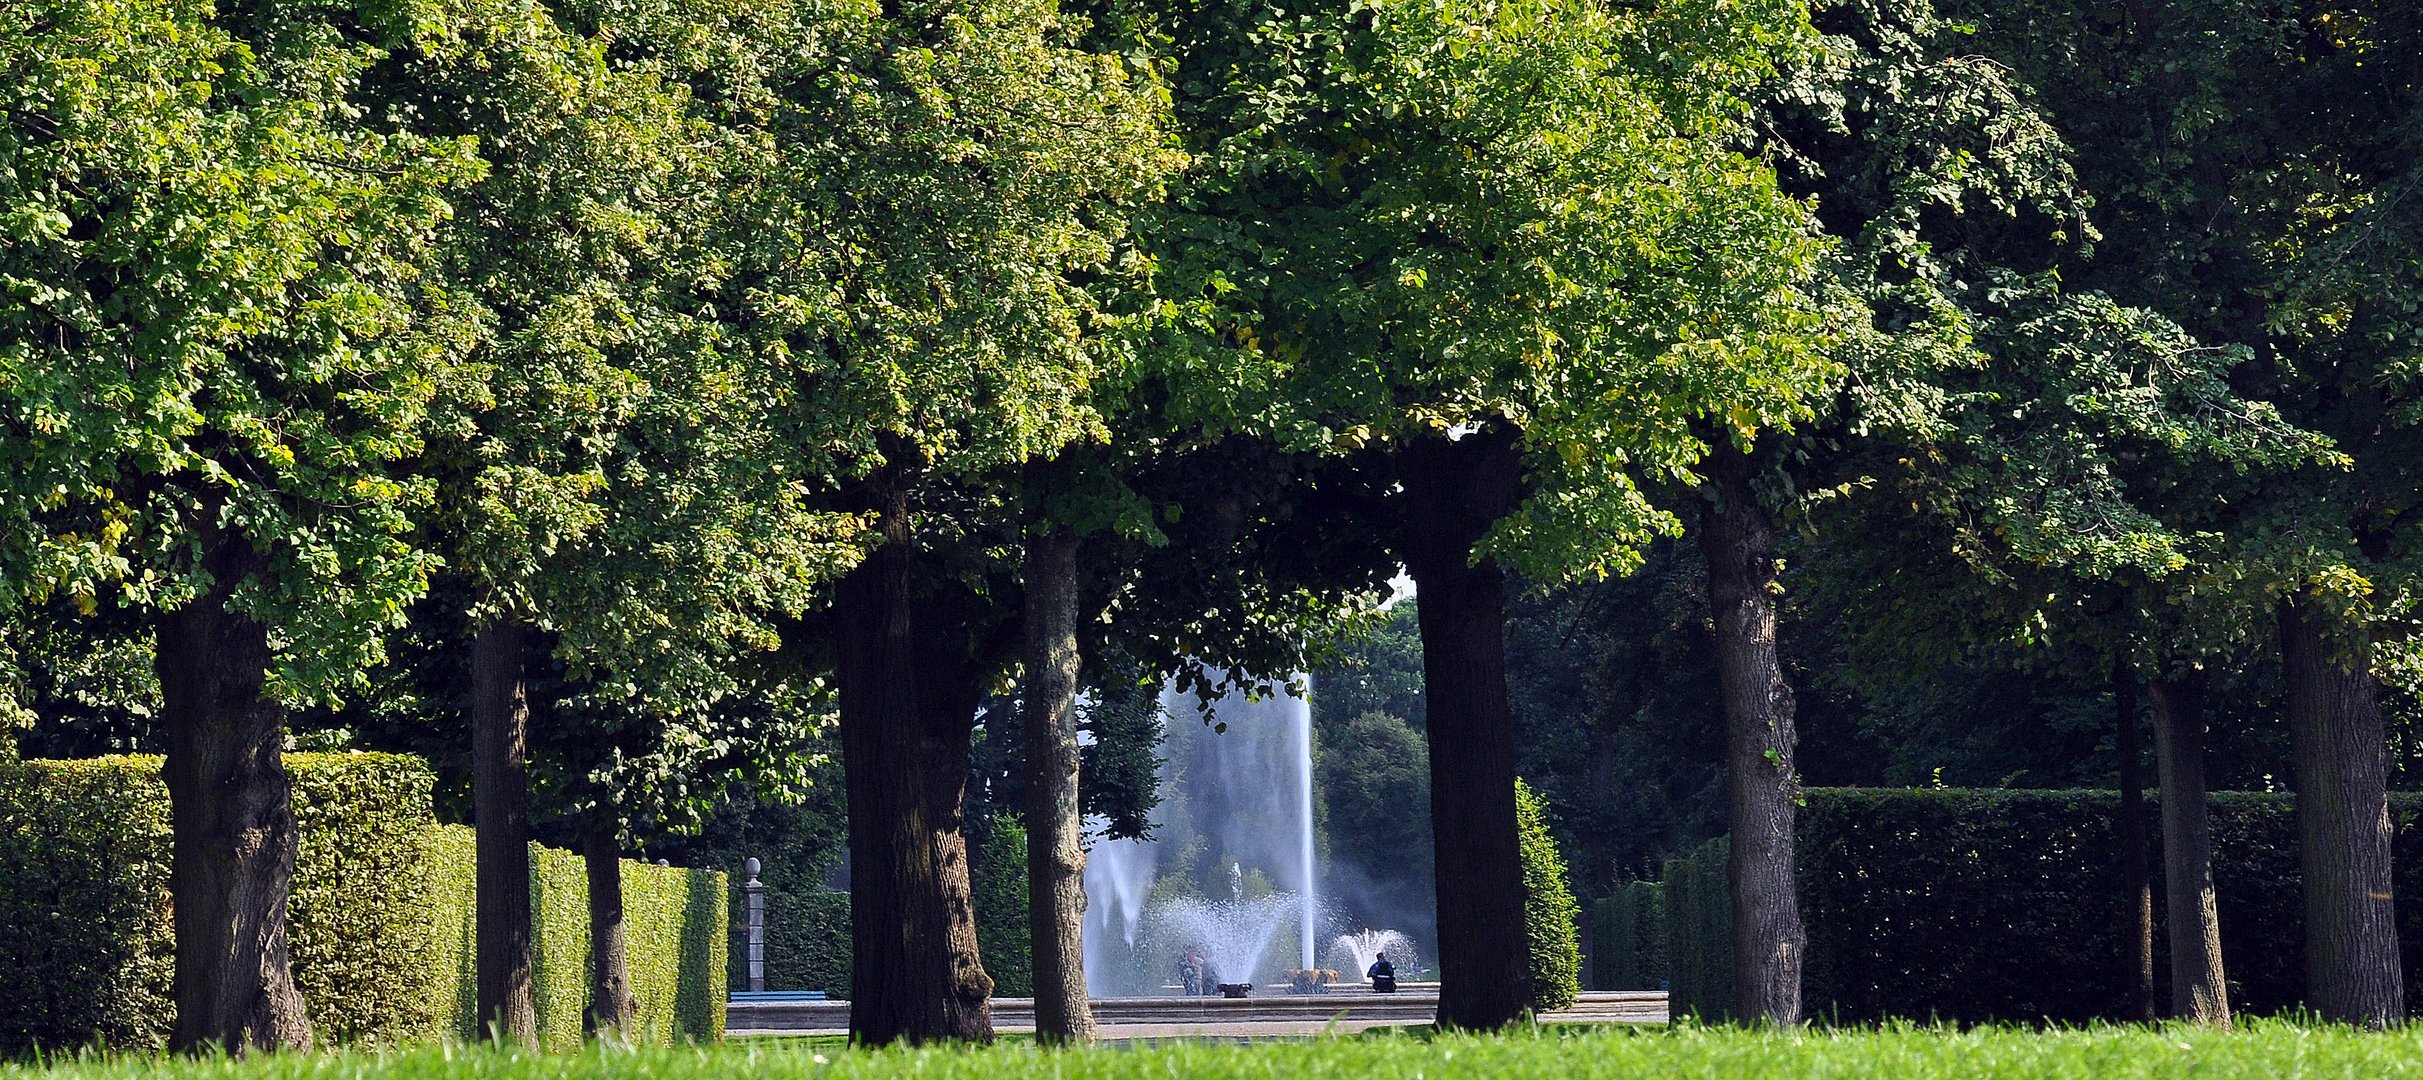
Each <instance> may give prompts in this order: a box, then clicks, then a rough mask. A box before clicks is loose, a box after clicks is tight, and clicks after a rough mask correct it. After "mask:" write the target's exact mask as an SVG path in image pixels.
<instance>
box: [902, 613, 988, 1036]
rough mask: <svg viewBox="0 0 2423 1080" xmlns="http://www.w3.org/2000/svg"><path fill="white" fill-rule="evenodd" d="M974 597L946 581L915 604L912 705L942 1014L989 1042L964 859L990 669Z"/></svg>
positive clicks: (969, 873)
mask: <svg viewBox="0 0 2423 1080" xmlns="http://www.w3.org/2000/svg"><path fill="white" fill-rule="evenodd" d="M972 600H973V598H972V597H970V596H969V595H968V594H967V592H966V591H965V590H964V589H963V588H961V587H960V586H958V585H956V584H946V585H943V586H942V587H941V588H940V589H939V590H937V591H936V592H935V593H933V594H931V595H929V596H927V597H926V598H925V599H924V600H923V601H922V602H921V603H919V604H918V605H917V606H916V611H915V615H914V616H913V617H914V619H915V622H913V623H912V628H913V629H914V630H915V631H916V636H917V638H918V646H919V648H918V654H917V670H918V673H919V685H918V699H917V710H918V714H919V717H918V719H919V727H920V729H921V731H922V737H921V738H920V740H919V744H920V745H919V754H920V755H921V761H922V767H923V769H924V770H925V823H926V828H927V830H928V831H929V835H930V837H931V843H932V845H933V851H934V884H935V888H936V890H937V892H938V894H939V896H940V899H941V902H942V926H943V941H944V943H945V948H946V949H947V950H948V953H949V956H948V961H949V969H950V986H949V996H948V997H947V999H946V1000H945V1001H944V1005H943V1016H944V1020H945V1023H946V1024H947V1025H948V1030H947V1037H949V1038H952V1039H962V1040H968V1041H972V1042H991V1041H993V1009H992V998H993V977H992V976H991V975H989V974H987V973H986V972H985V970H984V957H983V955H982V952H981V948H980V946H979V944H978V942H977V938H976V882H975V874H974V868H973V866H971V865H970V863H969V861H968V834H967V786H968V747H969V743H970V742H971V741H972V739H973V736H974V735H975V731H976V706H977V705H978V704H979V703H981V702H983V700H984V686H985V680H986V678H987V677H988V676H990V675H991V674H992V672H991V671H989V670H986V669H984V668H983V666H982V665H981V664H979V663H978V662H977V659H976V657H975V655H974V651H975V649H976V644H975V641H974V638H973V635H972V633H971V627H970V625H969V622H968V615H969V607H970V604H971V603H972Z"/></svg>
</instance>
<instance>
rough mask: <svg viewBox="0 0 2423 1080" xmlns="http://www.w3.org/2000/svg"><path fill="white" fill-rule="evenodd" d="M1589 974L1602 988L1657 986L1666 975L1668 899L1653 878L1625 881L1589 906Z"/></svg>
mask: <svg viewBox="0 0 2423 1080" xmlns="http://www.w3.org/2000/svg"><path fill="white" fill-rule="evenodd" d="M1591 914H1592V921H1591V937H1592V939H1593V941H1594V943H1595V946H1596V947H1595V948H1593V949H1592V950H1591V953H1590V978H1591V982H1592V984H1593V985H1595V986H1596V987H1597V988H1598V989H1600V990H1656V989H1658V988H1659V986H1658V984H1659V983H1660V982H1662V981H1663V980H1664V979H1665V977H1666V976H1665V970H1666V967H1665V964H1664V963H1663V961H1662V959H1661V958H1662V957H1664V955H1665V953H1666V941H1665V938H1666V900H1665V895H1664V889H1663V887H1662V886H1660V885H1659V884H1658V883H1657V882H1654V881H1627V882H1624V883H1623V884H1621V885H1618V886H1616V887H1615V891H1614V892H1613V893H1611V894H1609V895H1608V896H1607V897H1606V898H1605V899H1603V900H1600V901H1599V902H1598V903H1597V904H1595V905H1593V906H1592V910H1591Z"/></svg>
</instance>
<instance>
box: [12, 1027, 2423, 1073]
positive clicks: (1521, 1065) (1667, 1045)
mask: <svg viewBox="0 0 2423 1080" xmlns="http://www.w3.org/2000/svg"><path fill="white" fill-rule="evenodd" d="M37 1075H40V1076H42V1078H43V1080H217V1078H225V1080H659V1078H661V1080H697V1078H711V1077H712V1078H721V1077H732V1078H735V1080H738V1078H744V1077H745V1078H749V1080H826V1078H833V1080H840V1078H845V1077H916V1078H918V1080H958V1078H966V1080H979V1078H981V1080H1015V1078H1019V1077H1039V1078H1040V1077H1051V1078H1054V1080H1083V1078H1091V1077H1184V1078H1188V1080H1195V1078H1204V1080H1223V1078H1246V1077H1253V1078H1264V1077H1267V1078H1271V1080H1280V1078H1287V1080H1300V1078H1318V1077H1366V1076H1369V1077H1406V1078H1412V1077H1420V1078H1422V1080H1444V1078H1453V1077H1473V1078H1483V1077H1489V1078H1495V1077H1531V1076H1536V1077H1560V1078H1561V1077H1635V1076H1638V1077H1661V1078H1662V1077H1708V1078H1718V1077H1723V1078H1733V1077H1745V1076H1750V1077H1760V1076H1772V1077H1840V1078H1844V1080H1850V1078H1859V1080H1867V1078H1871V1077H1961V1078H1968V1077H2076V1078H2080V1080H2086V1078H2095V1080H2103V1078H2111V1077H2277V1076H2317V1077H2350V1078H2355V1077H2363V1078H2370V1077H2390V1076H2416V1077H2423V1029H2411V1030H2406V1031H2398V1032H2393V1033H2390V1034H2386V1035H2375V1034H2362V1033H2358V1032H2355V1031H2351V1030H2348V1029H2345V1028H2336V1027H2328V1026H2318V1025H2304V1024H2293V1023H2288V1022H2282V1021H2261V1022H2257V1023H2255V1024H2253V1025H2250V1026H2248V1027H2245V1028H2241V1029H2240V1030H2238V1031H2236V1032H2231V1033H2227V1034H2221V1033H2213V1032H2203V1031H2191V1030H2187V1029H2184V1028H2172V1027H2162V1028H2094V1029H2083V1030H2056V1031H2032V1030H2026V1029H2019V1028H1979V1029H1974V1030H1970V1031H1965V1032H1956V1031H1948V1030H1944V1029H1938V1028H1920V1027H1899V1028H1891V1029H1886V1030H1882V1031H1816V1032H1803V1033H1789V1034H1773V1033H1763V1032H1750V1031H1737V1030H1725V1029H1695V1028H1690V1027H1681V1028H1674V1029H1665V1028H1651V1029H1646V1030H1629V1029H1598V1030H1591V1031H1574V1030H1571V1029H1564V1030H1549V1031H1543V1032H1538V1033H1522V1034H1514V1035H1506V1036H1494V1037H1475V1036H1464V1035H1440V1036H1435V1037H1433V1036H1427V1035H1421V1034H1413V1035H1408V1034H1370V1035H1365V1036H1360V1037H1353V1038H1340V1039H1314V1040H1301V1041H1292V1042H1265V1043H1256V1044H1253V1045H1236V1044H1233V1043H1217V1042H1178V1043H1162V1044H1155V1045H1132V1046H1119V1047H1112V1048H1108V1049H1102V1050H1092V1051H1079V1052H1073V1053H1047V1052H1044V1051H1041V1050H1038V1049H1036V1048H1035V1047H1034V1046H1033V1045H1031V1044H1006V1045H1003V1046H998V1047H993V1048H989V1049H937V1050H884V1051H863V1052H862V1051H856V1050H850V1049H847V1048H844V1047H842V1046H839V1045H835V1044H832V1043H816V1044H810V1043H803V1042H788V1041H783V1042H778V1041H772V1040H752V1041H749V1042H745V1043H734V1044H728V1045H724V1046H720V1047H709V1048H697V1049H673V1050H662V1049H651V1050H640V1051H634V1052H623V1051H599V1050H594V1049H593V1050H591V1051H589V1052H587V1053H584V1054H581V1055H578V1056H571V1057H551V1056H546V1055H529V1054H507V1053H502V1052H497V1051H491V1050H485V1049H464V1048H454V1049H435V1050H424V1051H417V1052H411V1053H399V1054H391V1055H373V1054H355V1053H340V1054H325V1055H297V1056H288V1057H277V1058H269V1059H255V1060H251V1061H229V1060H223V1059H221V1060H204V1061H185V1060H177V1059H169V1058H160V1057H135V1056H122V1057H103V1056H93V1057H84V1058H74V1059H65V1060H59V1061H54V1062H52V1063H50V1064H49V1065H48V1067H47V1068H45V1067H44V1066H42V1065H25V1064H21V1065H7V1066H0V1080H33V1078H34V1077H36V1076H37Z"/></svg>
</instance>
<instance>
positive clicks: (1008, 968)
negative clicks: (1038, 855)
mask: <svg viewBox="0 0 2423 1080" xmlns="http://www.w3.org/2000/svg"><path fill="white" fill-rule="evenodd" d="M974 839H975V840H976V858H975V859H974V860H973V864H974V865H973V869H974V871H975V883H976V945H977V948H978V950H980V952H981V954H982V955H983V957H984V970H985V973H986V974H988V975H991V976H992V977H993V994H994V995H995V996H997V997H1033V996H1035V946H1034V940H1035V939H1034V935H1033V932H1032V930H1031V929H1030V928H1029V926H1028V923H1027V906H1026V893H1027V887H1026V886H1027V872H1026V827H1025V826H1023V825H1020V824H1018V819H1017V818H1015V817H1012V816H1010V815H1008V814H995V815H993V816H992V818H991V820H989V821H987V822H985V827H984V830H983V831H982V832H981V833H980V834H978V835H977V836H976V837H975V838H974Z"/></svg>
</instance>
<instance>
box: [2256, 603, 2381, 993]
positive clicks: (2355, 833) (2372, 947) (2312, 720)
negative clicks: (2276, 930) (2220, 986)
mask: <svg viewBox="0 0 2423 1080" xmlns="http://www.w3.org/2000/svg"><path fill="white" fill-rule="evenodd" d="M2324 618H2325V616H2323V615H2322V614H2320V613H2319V612H2316V611H2313V610H2311V609H2310V608H2307V607H2302V606H2300V605H2297V604H2295V603H2294V602H2291V601H2282V602H2281V604H2280V660H2281V667H2282V673H2283V675H2284V676H2285V678H2286V681H2287V683H2288V728H2289V747H2290V751H2289V752H2290V757H2291V758H2292V759H2293V762H2294V764H2295V769H2296V785H2297V801H2296V806H2297V855H2298V865H2299V867H2300V869H2302V870H2303V872H2304V876H2305V1004H2306V1005H2307V1007H2309V1008H2311V1009H2313V1010H2314V1011H2315V1012H2318V1013H2321V1014H2322V1015H2323V1016H2325V1017H2328V1018H2329V1019H2332V1020H2340V1021H2345V1022H2347V1023H2352V1024H2360V1025H2363V1026H2365V1027H2372V1028H2380V1027H2387V1026H2390V1025H2393V1024H2398V1023H2401V1022H2403V1021H2404V1020H2405V1019H2406V993H2405V980H2404V975H2403V973H2402V972H2401V970H2400V968H2399V964H2398V925H2397V914H2396V912H2395V911H2394V910H2393V908H2392V906H2391V904H2390V896H2391V874H2390V839H2391V836H2392V829H2391V825H2390V821H2389V741H2388V733H2387V730H2386V729H2385V727H2384V726H2383V723H2382V719H2381V700H2380V689H2379V687H2378V685H2377V684H2376V683H2375V682H2374V681H2373V674H2372V661H2371V655H2370V649H2369V648H2368V645H2369V643H2368V642H2366V641H2365V640H2364V639H2363V638H2361V637H2355V638H2353V639H2352V640H2350V639H2338V638H2335V637H2334V635H2332V634H2331V633H2330V629H2329V626H2328V624H2327V623H2325V622H2324Z"/></svg>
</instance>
